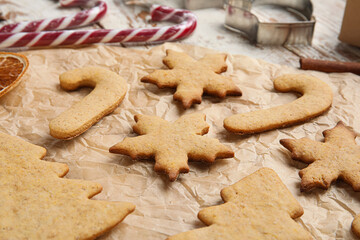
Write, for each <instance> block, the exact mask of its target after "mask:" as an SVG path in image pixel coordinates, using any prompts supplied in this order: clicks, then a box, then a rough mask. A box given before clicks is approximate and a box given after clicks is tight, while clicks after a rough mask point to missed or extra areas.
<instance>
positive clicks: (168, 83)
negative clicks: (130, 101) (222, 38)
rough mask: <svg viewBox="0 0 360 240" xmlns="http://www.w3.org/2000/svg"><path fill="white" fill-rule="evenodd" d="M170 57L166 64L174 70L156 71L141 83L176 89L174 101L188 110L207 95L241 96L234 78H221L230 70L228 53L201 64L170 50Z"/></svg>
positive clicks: (201, 60) (208, 57)
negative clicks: (227, 62)
mask: <svg viewBox="0 0 360 240" xmlns="http://www.w3.org/2000/svg"><path fill="white" fill-rule="evenodd" d="M166 55H167V56H166V57H165V58H164V60H163V63H164V64H165V65H166V66H167V67H168V68H169V69H170V70H156V71H154V72H153V73H151V74H150V75H147V76H145V77H143V78H142V79H141V81H142V82H146V83H153V84H156V85H157V86H158V87H159V88H165V87H169V88H176V92H175V94H174V99H175V100H178V101H181V102H182V105H183V107H184V108H190V107H191V106H192V105H193V104H194V103H201V100H202V98H201V97H202V95H203V92H205V93H207V94H209V95H213V96H217V97H220V98H224V97H225V96H226V95H231V96H241V91H240V89H239V88H238V87H237V86H236V85H235V84H234V83H233V81H232V80H231V78H229V77H226V76H222V75H220V73H222V72H225V71H226V70H227V65H226V62H225V60H226V55H225V54H208V55H206V56H205V57H203V58H202V59H200V60H198V61H197V60H195V59H193V58H192V57H190V56H189V55H187V54H185V53H182V52H176V51H173V50H170V49H168V50H166Z"/></svg>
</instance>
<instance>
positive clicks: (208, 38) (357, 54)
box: [0, 0, 360, 67]
mask: <svg viewBox="0 0 360 240" xmlns="http://www.w3.org/2000/svg"><path fill="white" fill-rule="evenodd" d="M107 3H108V6H109V10H108V12H107V14H106V16H105V17H104V18H103V19H102V20H101V21H100V22H99V23H98V24H95V25H92V26H88V27H87V28H121V29H125V28H133V27H149V26H150V24H149V23H146V21H144V18H143V17H140V16H141V14H139V13H140V12H141V11H142V10H144V9H141V8H139V7H134V6H132V7H129V6H126V5H125V4H124V3H123V2H122V1H121V0H107ZM157 3H160V4H161V3H162V4H164V5H168V6H173V7H180V8H181V7H183V0H173V1H164V0H161V1H157ZM345 4H346V1H345V0H327V1H326V4H324V2H323V1H321V0H313V5H314V16H315V17H316V26H315V33H314V37H313V42H312V46H258V45H254V44H251V43H250V42H249V41H248V40H247V39H246V38H245V37H243V36H241V35H239V34H238V33H234V32H231V31H229V30H227V29H225V28H224V26H223V23H224V17H225V13H224V10H222V9H215V8H213V9H201V10H196V11H194V12H195V14H196V15H197V17H198V27H197V29H196V31H195V32H194V34H193V35H192V36H191V37H189V38H188V39H185V40H183V41H182V42H183V43H186V44H193V45H199V46H203V47H208V48H212V49H216V50H219V51H223V52H228V53H231V54H243V55H248V56H252V57H255V58H260V59H264V60H266V61H268V62H272V63H278V64H285V65H291V66H294V67H298V66H299V63H298V60H299V57H310V58H318V59H324V60H338V61H359V60H360V48H357V47H353V46H350V45H348V44H345V43H342V42H340V41H339V40H338V35H339V32H340V28H341V22H342V17H343V12H344V8H345ZM79 10H80V8H66V9H65V8H60V7H59V3H58V2H57V1H50V0H37V1H36V4H34V3H33V1H28V0H16V1H15V0H0V12H1V13H2V18H3V19H5V21H2V22H0V25H3V24H5V23H12V22H17V21H24V20H35V19H41V18H47V17H60V16H65V15H68V14H71V13H75V12H78V11H79ZM209 16H211V17H209ZM263 17H265V18H266V17H269V16H266V13H265V14H264V15H263ZM162 24H166V23H161V25H162ZM127 47H128V46H127ZM137 47H139V46H137ZM143 47H146V46H143Z"/></svg>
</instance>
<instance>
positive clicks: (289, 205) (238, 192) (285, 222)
mask: <svg viewBox="0 0 360 240" xmlns="http://www.w3.org/2000/svg"><path fill="white" fill-rule="evenodd" d="M221 197H222V199H223V200H224V202H225V203H224V204H222V205H220V206H214V207H208V208H205V209H203V210H201V211H200V212H199V214H198V218H199V219H200V220H201V221H202V222H203V223H205V224H206V225H208V227H204V228H200V229H196V230H192V231H188V232H184V233H180V234H178V235H175V236H172V237H169V238H168V240H195V239H199V240H200V239H207V240H237V239H238V240H242V239H254V240H255V239H256V240H257V239H269V240H270V239H284V240H288V239H293V240H294V239H299V240H300V239H301V240H306V239H312V237H311V235H310V233H309V232H307V231H306V230H305V229H303V228H302V227H301V226H300V225H299V224H298V223H296V222H295V221H294V220H293V219H295V218H298V217H300V216H301V215H302V214H303V212H304V211H303V209H302V207H301V206H300V204H299V203H298V202H297V201H296V199H295V198H294V197H293V196H292V195H291V193H290V191H289V190H288V189H287V188H286V186H285V185H284V184H283V183H282V182H281V180H280V178H279V177H278V176H277V174H276V173H275V172H274V171H273V170H271V169H269V168H261V169H260V170H258V171H256V172H255V173H253V174H251V175H249V176H247V177H245V178H243V179H242V180H240V181H239V182H237V183H235V184H233V185H231V186H230V187H227V188H224V189H223V190H222V191H221Z"/></svg>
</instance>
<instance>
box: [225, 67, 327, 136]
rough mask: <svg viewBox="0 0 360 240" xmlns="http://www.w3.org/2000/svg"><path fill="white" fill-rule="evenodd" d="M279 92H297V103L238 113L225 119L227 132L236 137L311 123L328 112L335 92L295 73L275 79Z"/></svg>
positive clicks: (313, 78)
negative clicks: (234, 134) (306, 122)
mask: <svg viewBox="0 0 360 240" xmlns="http://www.w3.org/2000/svg"><path fill="white" fill-rule="evenodd" d="M274 87H275V89H276V90H277V91H279V92H289V91H293V92H298V93H300V94H302V96H301V97H300V98H298V99H296V100H295V101H293V102H291V103H288V104H285V105H281V106H277V107H273V108H268V109H262V110H257V111H253V112H248V113H242V114H236V115H233V116H230V117H228V118H226V119H225V120H224V127H225V128H226V130H228V131H230V132H233V133H237V134H251V133H259V132H263V131H268V130H272V129H276V128H282V127H286V126H290V125H294V124H298V123H302V122H305V121H308V120H310V119H311V118H314V117H316V116H319V115H321V114H322V113H324V112H326V111H327V110H328V109H329V108H330V107H331V104H332V98H333V97H332V90H331V88H330V87H329V85H327V84H326V83H325V82H323V81H321V80H320V79H318V78H315V77H312V76H308V75H302V74H292V75H283V76H280V77H278V78H276V79H275V80H274Z"/></svg>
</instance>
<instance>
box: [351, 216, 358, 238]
mask: <svg viewBox="0 0 360 240" xmlns="http://www.w3.org/2000/svg"><path fill="white" fill-rule="evenodd" d="M351 230H352V231H353V233H354V234H355V235H356V236H358V237H359V238H360V214H359V215H357V216H356V217H355V218H354V221H353V222H352V225H351Z"/></svg>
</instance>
